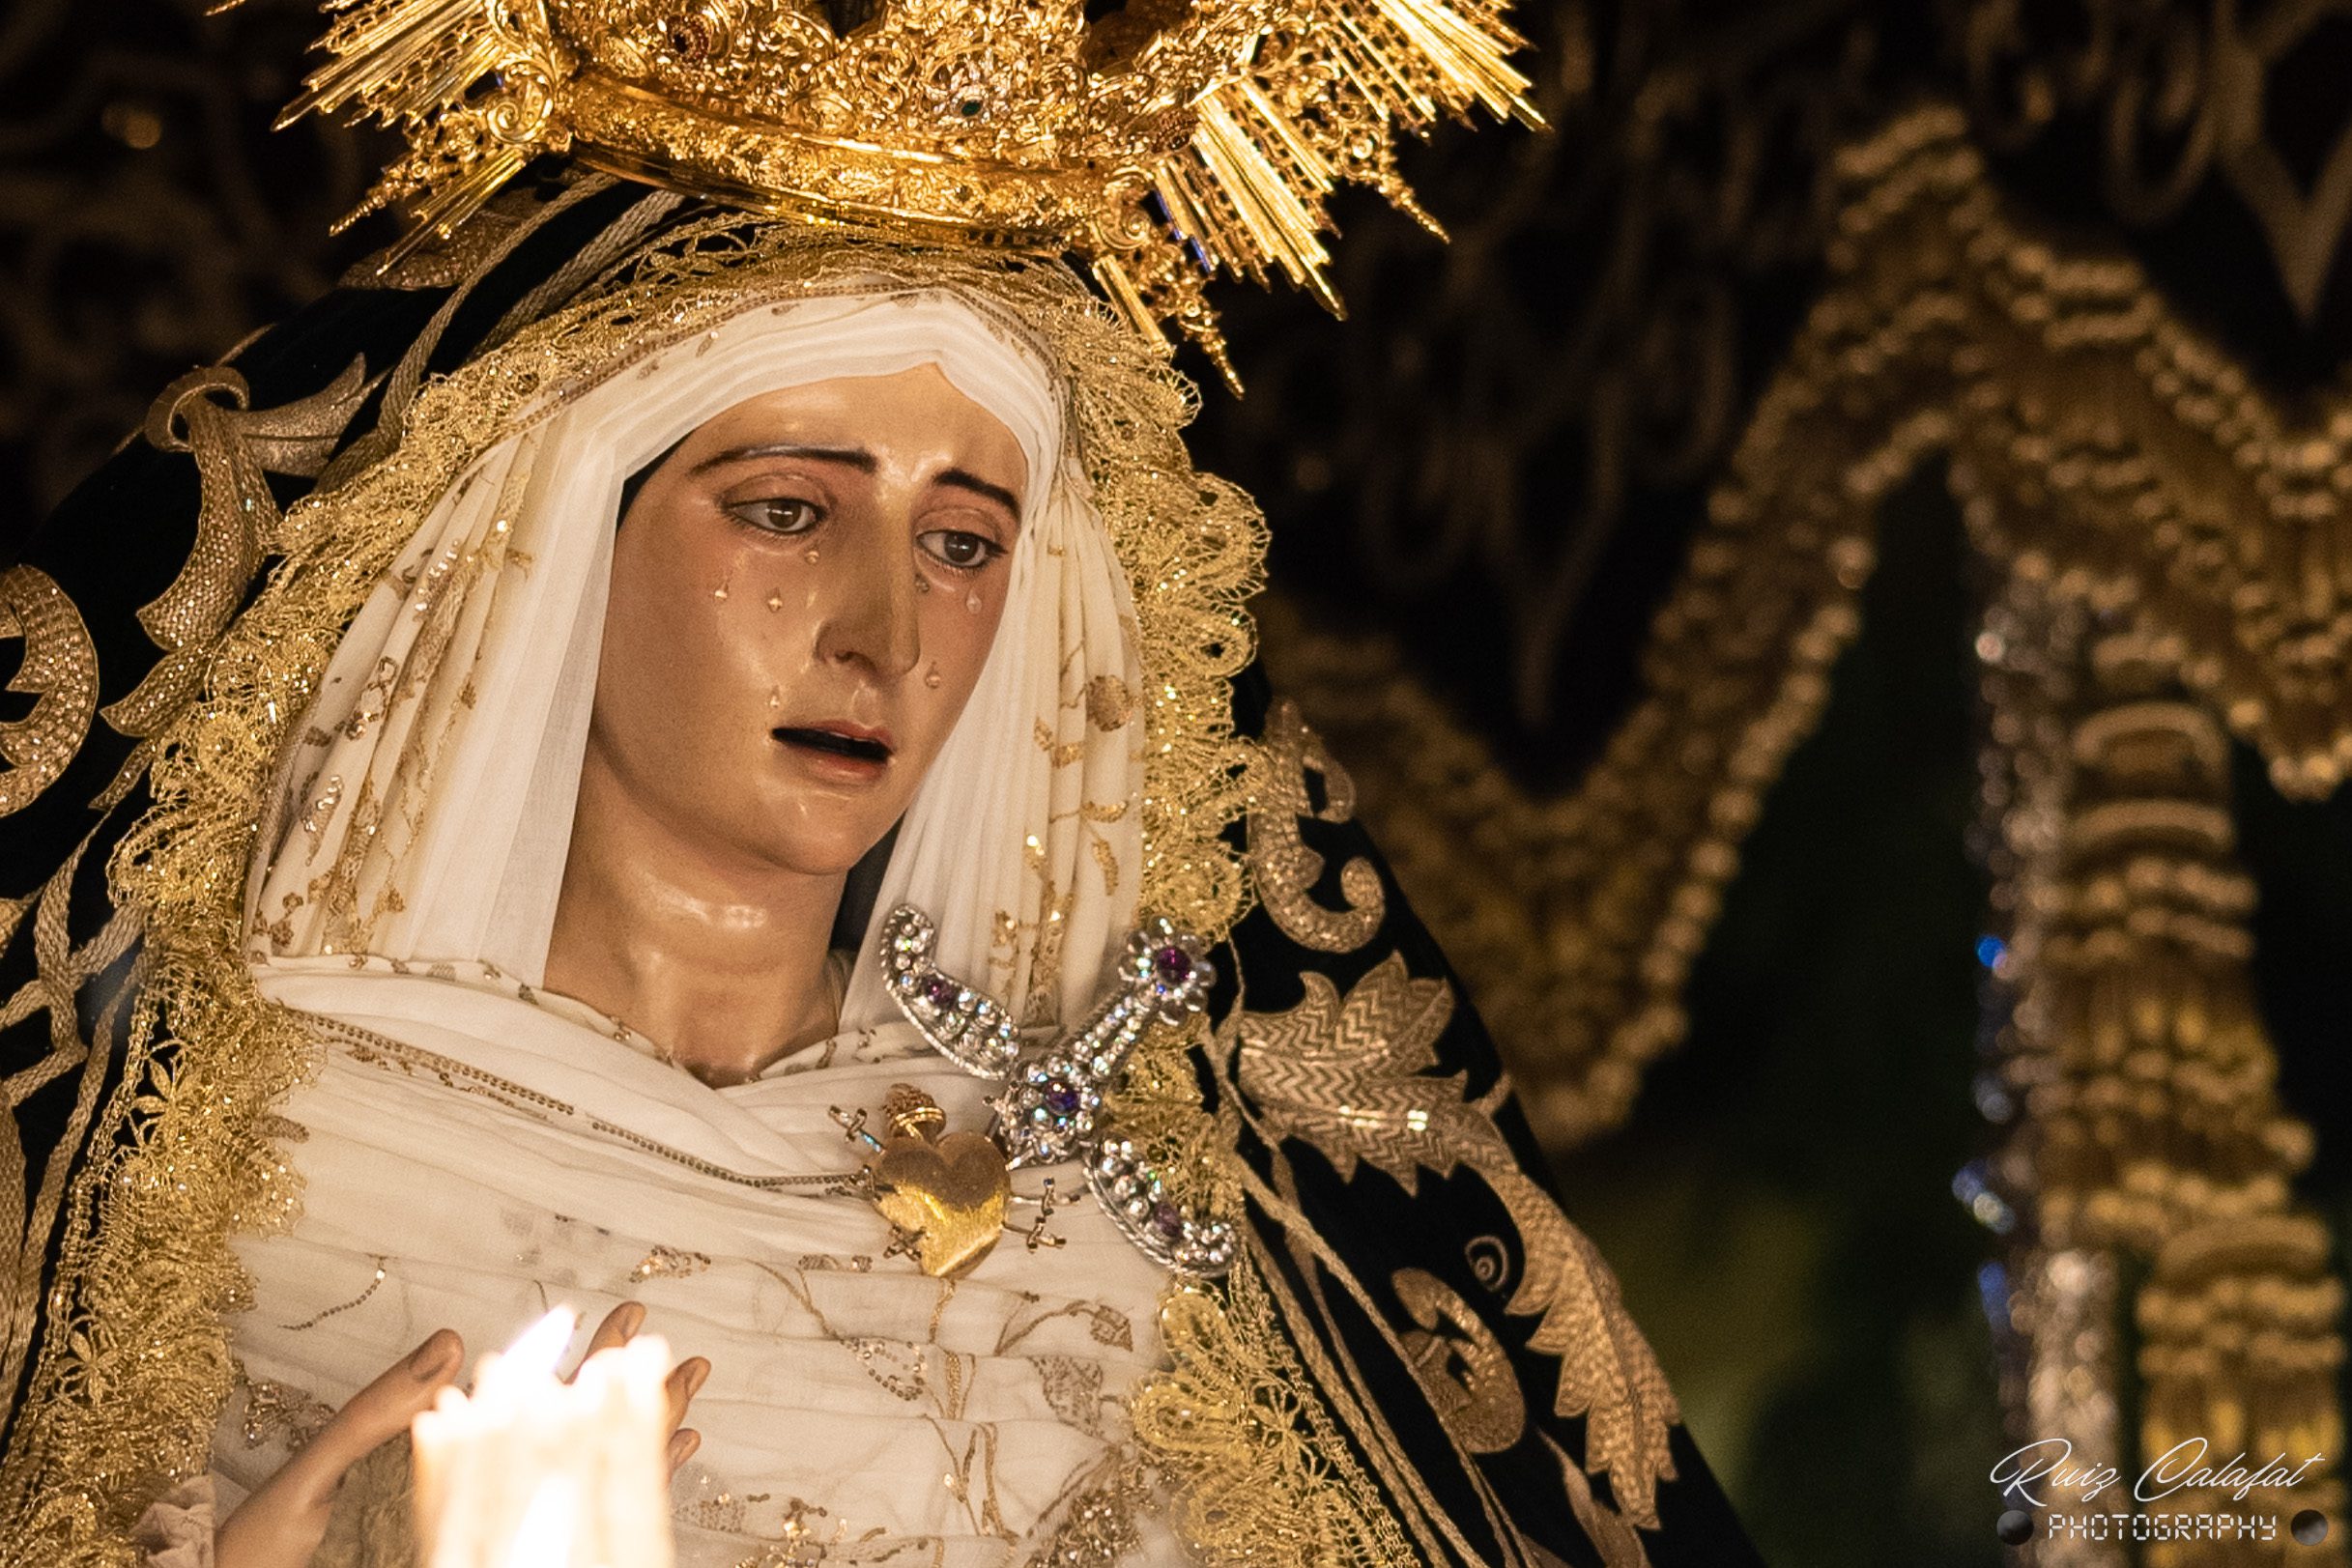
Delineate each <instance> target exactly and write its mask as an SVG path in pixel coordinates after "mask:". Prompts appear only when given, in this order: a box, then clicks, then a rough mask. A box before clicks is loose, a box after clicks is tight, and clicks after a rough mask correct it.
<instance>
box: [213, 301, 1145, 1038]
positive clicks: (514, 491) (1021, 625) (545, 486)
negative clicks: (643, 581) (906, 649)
mask: <svg viewBox="0 0 2352 1568" xmlns="http://www.w3.org/2000/svg"><path fill="white" fill-rule="evenodd" d="M925 364H930V365H936V366H937V367H939V369H940V370H941V372H942V373H944V374H945V375H946V376H947V378H948V379H949V381H950V382H951V383H953V384H954V385H956V386H957V388H958V389H959V390H961V392H963V393H964V394H965V395H966V396H968V397H970V398H972V399H973V400H974V401H975V402H977V403H979V404H980V405H981V406H982V407H984V408H986V409H988V410H989V411H990V413H993V414H995V415H996V416H997V417H998V418H999V419H1001V420H1002V421H1003V422H1004V423H1005V425H1006V426H1007V427H1008V428H1009V429H1010V430H1011V431H1012V432H1013V434H1014V435H1015V437H1016V438H1017V439H1018V441H1019V442H1020V445H1021V448H1022V451H1023V452H1024V454H1025V455H1026V457H1027V459H1028V463H1029V471H1030V473H1031V474H1032V475H1033V476H1035V475H1041V474H1042V475H1049V476H1050V482H1049V483H1042V484H1041V483H1035V482H1033V483H1032V484H1031V485H1030V487H1029V499H1028V503H1027V515H1026V516H1024V518H1023V519H1022V526H1021V530H1020V535H1019V539H1018V544H1017V545H1016V547H1015V549H1014V551H1013V554H1012V560H1011V581H1010V586H1009V592H1008V597H1007V601H1006V606H1005V611H1004V617H1003V620H1002V622H1001V624H1000V628H999V630H998V632H997V636H996V641H995V644H994V646H993V648H992V649H991V651H990V657H989V660H988V663H987V665H986V667H985V669H984V670H983V672H982V675H981V678H980V682H979V685H978V687H977V688H976V689H975V691H974V693H973V695H972V698H971V700H970V702H969V704H968V705H967V707H966V708H965V710H964V713H963V715H962V717H961V721H960V722H959V724H958V727H957V728H956V730H955V731H954V733H953V735H952V736H951V737H950V739H949V741H948V743H947V745H946V746H945V748H944V749H943V750H942V752H941V754H940V755H939V757H938V758H937V760H936V761H935V762H934V763H933V764H932V769H931V772H930V774H929V776H928V777H927V778H926V779H925V780H924V782H923V784H922V785H921V786H920V788H919V790H918V792H917V793H916V795H915V797H914V800H913V803H912V805H911V806H910V808H909V809H908V811H907V813H906V815H905V817H904V820H903V822H902V824H901V827H900V831H899V835H898V840H897V842H896V845H895V847H894V849H893V851H892V853H891V856H890V861H889V866H888V869H887V871H886V872H885V875H884V877H883V881H882V885H881V888H880V892H879V895H878V897H877V899H876V915H877V918H878V916H879V915H880V914H882V913H885V912H887V910H888V909H889V908H890V907H891V906H892V905H894V904H895V903H898V902H902V901H904V902H911V903H914V904H916V905H917V906H919V907H921V908H922V909H924V910H925V911H926V912H927V913H929V914H930V915H931V916H932V919H933V920H934V921H935V922H936V923H937V925H938V927H939V933H940V946H939V955H940V962H941V963H942V964H943V965H944V966H945V967H946V968H948V969H949V970H950V972H952V973H956V974H959V975H961V977H963V978H964V979H966V980H967V981H968V982H969V983H972V984H983V985H985V986H987V987H988V988H989V989H990V990H991V991H993V992H994V993H996V994H997V995H998V997H999V998H1000V1000H1003V1001H1005V1002H1007V1003H1008V1004H1010V1005H1011V1006H1012V1007H1013V1008H1015V1009H1016V1011H1017V1012H1018V1013H1019V1014H1021V1015H1022V1016H1024V1017H1025V1018H1026V1019H1028V1020H1029V1021H1032V1022H1046V1021H1050V1020H1052V1019H1054V1018H1056V1017H1059V1018H1065V1019H1066V1018H1071V1017H1074V1016H1076V1014H1078V1013H1080V1012H1083V1011H1084V1010H1085V1007H1086V1005H1087V1003H1088V1002H1089V1001H1090V1000H1091V996H1092V992H1093V989H1094V986H1095V984H1096V979H1097V976H1098V974H1099V973H1100V970H1101V968H1102V965H1103V963H1104V959H1105V958H1106V956H1107V955H1109V954H1110V953H1111V952H1112V951H1113V950H1114V949H1115V947H1116V946H1117V944H1118V943H1119V942H1120V940H1121V939H1122V938H1123V937H1124V935H1125V933H1126V931H1127V929H1128V928H1129V927H1130V926H1131V925H1132V924H1133V918H1134V903H1135V888H1136V882H1137V879H1138V868H1139V864H1140V861H1141V852H1142V844H1141V828H1140V821H1139V817H1140V810H1139V799H1140V794H1141V790H1142V783H1143V762H1142V750H1143V744H1142V738H1141V736H1142V720H1141V718H1140V716H1139V712H1138V704H1137V702H1136V700H1135V694H1136V692H1137V690H1138V686H1139V681H1140V670H1139V663H1138V656H1137V650H1136V645H1135V644H1136V633H1135V622H1134V616H1133V605H1132V600H1131V597H1130V590H1129V587H1128V580H1127V577H1126V574H1125V573H1124V571H1123V570H1122V568H1121V566H1120V563H1119V561H1118V559H1117V557H1116V556H1115V555H1114V554H1113V552H1112V549H1111V545H1110V542H1109V540H1108V538H1107V537H1106V536H1105V533H1104V527H1103V526H1102V522H1101V519H1100V517H1099V516H1098V514H1097V512H1096V510H1095V507H1094V504H1093V501H1092V499H1091V497H1090V495H1089V493H1088V486H1087V482H1086V480H1085V477H1084V475H1083V474H1082V472H1081V471H1080V470H1079V468H1078V466H1077V464H1076V461H1075V459H1074V458H1073V457H1072V455H1071V454H1070V452H1069V450H1068V447H1067V442H1066V439H1065V428H1064V424H1065V421H1064V398H1063V393H1062V389H1061V388H1060V387H1059V386H1058V385H1056V384H1055V382H1054V380H1053V378H1052V377H1051V376H1050V375H1049V373H1048V372H1047V370H1046V369H1045V367H1044V362H1043V359H1042V356H1040V354H1039V353H1038V352H1036V351H1035V350H1034V349H1032V348H1031V347H1030V346H1028V345H1026V344H1024V343H1022V342H1020V341H1018V339H1017V338H1016V336H1015V335H1014V333H1013V331H1012V329H1011V328H1007V327H1006V326H1004V325H1002V324H1001V323H1000V322H999V321H998V320H997V319H996V317H995V316H994V315H992V314H984V313H983V312H981V311H979V310H976V309H974V308H973V307H972V306H971V305H970V304H968V303H966V302H964V301H963V300H961V299H959V298H958V296H957V294H956V292H955V291H954V290H953V289H952V288H951V287H947V286H941V285H931V286H893V287H888V288H877V290H876V292H875V293H871V294H863V295H850V296H846V297H842V296H827V297H819V298H812V299H805V300H799V301H791V302H786V303H779V304H768V303H760V304H759V305H756V306H747V307H746V308H745V309H744V310H743V311H742V312H740V313H739V314H736V315H734V316H733V317H731V319H729V320H727V321H726V322H725V323H723V324H722V325H721V326H719V327H717V328H713V329H711V330H710V331H708V332H706V333H703V334H702V335H701V336H699V337H697V338H696V339H694V340H692V341H691V342H689V343H687V344H684V345H679V346H673V347H671V348H669V349H667V350H665V351H664V352H662V353H660V354H657V355H651V356H647V357H645V358H643V359H641V360H639V361H636V362H633V363H631V364H628V365H626V366H624V367H623V368H621V369H619V370H618V371H617V372H616V373H614V374H613V375H611V376H610V377H608V378H607V379H605V380H604V381H603V382H601V383H600V384H598V385H592V386H589V387H587V388H584V389H580V390H578V391H577V392H576V393H574V394H573V395H571V396H570V397H569V398H568V400H567V401H566V402H565V403H564V405H563V406H562V408H561V409H560V411H559V413H555V414H554V415H553V416H552V417H549V418H546V419H543V420H541V421H539V422H537V423H535V424H532V425H531V426H529V427H527V428H525V429H523V430H521V431H520V432H519V433H517V434H515V435H513V436H511V437H509V438H508V439H506V440H505V441H503V442H500V443H499V444H498V445H496V446H494V447H492V448H491V449H489V450H488V451H487V452H485V453H483V454H482V455H481V456H480V457H479V458H478V459H477V460H476V461H474V462H473V464H472V465H471V466H470V467H469V468H468V469H467V470H465V471H464V472H463V474H462V475H461V476H460V477H459V479H458V481H457V482H456V483H455V484H453V485H451V486H450V487H449V489H448V490H447V492H446V493H445V495H444V496H443V497H442V499H441V500H440V502H439V503H438V504H437V505H436V506H435V507H434V508H433V509H432V511H431V512H430V514H429V515H428V516H427V517H426V518H425V520H424V522H423V525H422V527H420V528H419V529H418V530H417V532H416V535H415V537H414V539H413V540H412V542H411V544H410V546H409V548H408V549H407V550H406V551H404V552H403V553H402V554H401V556H399V557H398V564H397V566H396V568H395V570H394V572H393V573H392V574H391V575H390V576H389V577H387V580H386V581H384V582H383V583H381V584H378V586H377V588H376V590H375V592H374V594H373V596H372V597H371V598H370V599H369V600H368V602H367V604H366V606H365V608H364V609H363V610H362V611H361V613H359V617H358V618H357V620H356V621H355V622H354V623H353V625H352V627H351V629H350V630H349V632H348V633H347V634H346V635H345V636H344V638H343V640H342V641H341V643H340V645H339V647H338V649H337V652H336V654H335V657H334V659H333V661H332V663H331V664H330V667H329V669H328V670H327V672H326V675H325V677H324V679H323V681H322V682H321V685H320V688H319V692H318V696H317V698H316V700H315V702H314V704H313V706H312V709H311V712H310V714H309V715H308V717H307V718H306V720H305V721H304V723H303V724H302V726H301V731H300V733H299V734H298V735H297V736H296V738H295V742H294V744H293V746H292V747H291V748H290V749H289V754H288V760H287V763H286V765H285V768H284V770H283V772H282V775H281V778H280V788H279V797H278V799H277V801H276V802H275V803H274V813H273V815H272V819H271V820H270V821H269V822H266V823H265V825H264V831H263V833H262V835H261V836H260V839H259V841H258V846H257V858H256V864H255V867H254V871H253V875H252V876H251V878H250V879H249V883H248V888H249V892H248V906H247V923H246V924H247V929H248V931H249V932H250V933H251V936H250V940H249V943H248V952H249V956H250V957H251V958H252V959H253V960H254V961H255V962H257V963H261V964H264V965H267V966H270V967H275V968H280V969H282V968H284V967H285V966H288V965H289V964H291V965H293V966H294V967H297V968H301V967H307V966H308V965H309V964H311V963H320V962H322V961H330V960H332V959H334V958H336V957H338V956H340V957H343V958H345V959H347V960H348V959H349V958H351V957H352V956H353V955H377V956H379V957H383V958H387V959H392V960H398V961H401V962H403V963H404V964H416V965H423V964H430V963H436V962H443V961H451V962H464V961H475V962H480V963H486V964H490V965H493V966H494V967H495V968H496V969H497V970H502V971H503V972H504V973H505V974H506V975H508V976H510V977H512V978H514V979H518V980H521V981H523V982H525V983H526V984H536V983H537V982H538V980H539V977H540V973H541V970H542V968H543V966H544V963H545V960H546V955H547V945H548V939H549V933H550V931H551V928H552V927H553V923H554V919H555V907H556V899H557V895H558V892H559V888H560V886H561V882H562V872H563V862H564V856H565V851H566V846H567V843H568V840H569V836H570V832H571V823H572V813H573V806H574V801H575V797H576V794H577V789H578V778H579V770H580V763H581V756H582V753H583V748H584V746H585V743H586V738H587V733H588V714H589V707H590V702H591V699H592V696H593V693H594V688H595V671H596V662H597V654H598V646H599V641H600V638H601V634H602V628H603V617H604V605H605V587H606V579H607V576H608V573H609V570H610V565H611V558H612V540H613V534H614V527H615V518H616V511H617V505H618V502H619V497H620V492H621V488H622V485H623V482H624V481H625V479H626V478H627V476H628V475H630V474H631V473H632V472H634V471H636V470H638V469H640V468H642V467H643V466H645V464H647V463H650V462H652V461H654V460H655V459H656V458H657V457H658V456H659V455H660V454H661V453H663V452H664V451H666V450H668V449H669V448H670V447H671V446H672V445H673V444H674V443H675V442H678V441H679V440H681V439H682V438H683V437H684V436H686V435H687V434H688V433H690V432H691V431H692V430H694V429H695V428H696V427H697V426H698V425H699V424H701V423H702V422H703V421H704V420H706V419H708V418H710V417H711V416H713V415H714V414H716V413H720V412H721V411H723V410H725V409H727V408H729V407H731V406H732V405H733V404H735V403H738V402H740V401H742V400H744V399H746V398H749V397H753V396H756V395H759V394H760V393H762V392H766V391H770V390H774V389H777V388H781V387H786V386H790V385H801V384H805V383H809V382H814V381H820V380H827V379H832V378H836V377H853V376H878V375H888V374H892V373H895V372H898V371H901V370H904V369H908V368H911V367H914V366H917V365H925ZM872 948H873V944H872V943H871V942H868V943H866V944H864V945H863V949H862V951H861V953H860V955H859V956H858V962H857V966H856V969H855V971H854V973H853V975H852V978H851V982H850V988H849V991H848V995H847V999H846V1006H845V1010H844V1017H843V1025H844V1027H845V1029H847V1028H855V1027H859V1026H863V1025H869V1024H873V1023H875V1022H878V1021H880V1019H881V1018H882V1016H883V1014H884V1013H885V1012H888V1011H889V1003H888V1000H887V998H886V997H885V996H884V994H883V992H882V989H881V987H880V984H879V982H878V979H877V978H876V969H875V957H874V954H873V952H872Z"/></svg>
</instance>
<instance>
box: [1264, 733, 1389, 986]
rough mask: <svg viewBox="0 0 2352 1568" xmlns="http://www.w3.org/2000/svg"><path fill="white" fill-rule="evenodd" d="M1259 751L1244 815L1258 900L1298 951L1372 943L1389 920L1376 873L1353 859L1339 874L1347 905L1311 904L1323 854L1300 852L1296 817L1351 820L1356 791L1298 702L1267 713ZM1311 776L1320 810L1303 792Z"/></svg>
mask: <svg viewBox="0 0 2352 1568" xmlns="http://www.w3.org/2000/svg"><path fill="white" fill-rule="evenodd" d="M1263 747H1264V749H1263V750H1262V751H1261V752H1260V753H1259V755H1258V768H1257V771H1256V772H1255V774H1254V775H1253V776H1252V784H1253V786H1254V787H1253V789H1252V792H1251V800H1250V807H1249V818H1248V820H1249V830H1248V831H1249V875H1250V879H1251V883H1252V885H1253V886H1254V887H1255V888H1256V890H1257V896H1258V899H1259V901H1260V902H1262V903H1263V904H1265V906H1266V913H1267V914H1269V915H1271V916H1273V917H1274V923H1275V924H1276V926H1278V927H1281V928H1282V931H1283V933H1284V934H1285V935H1287V936H1289V937H1290V939H1291V940H1292V941H1294V942H1297V943H1298V944H1299V945H1300V946H1302V947H1306V948H1312V949H1314V950H1315V951H1316V952H1318V953H1353V952H1354V951H1355V950H1356V949H1358V948H1360V947H1362V946H1363V945H1364V944H1365V943H1366V942H1369V941H1370V940H1371V939H1372V935H1373V933H1374V932H1376V931H1378V930H1379V929H1380V923H1381V922H1382V921H1383V920H1385V919H1386V918H1387V917H1388V896H1387V894H1386V893H1385V892H1383V891H1382V888H1381V885H1380V873H1379V872H1378V871H1376V870H1373V869H1372V863H1371V862H1370V861H1368V860H1363V859H1362V858H1359V859H1356V860H1351V861H1349V862H1348V863H1347V864H1346V865H1345V866H1343V867H1341V868H1340V869H1339V893H1340V897H1341V898H1343V899H1344V900H1345V901H1346V905H1347V907H1346V908H1344V909H1332V908H1328V907H1326V906H1325V905H1323V904H1320V903H1317V902H1316V901H1315V898H1314V887H1315V883H1316V881H1317V879H1319V878H1320V877H1321V876H1322V875H1323V857H1322V856H1321V855H1318V854H1316V853H1315V852H1314V851H1313V850H1311V849H1309V848H1307V847H1306V841H1305V839H1303V838H1302V837H1300V834H1299V819H1300V818H1302V817H1308V816H1311V817H1313V818H1315V819H1316V820H1317V821H1321V822H1345V821H1347V820H1349V819H1350V818H1351V817H1353V816H1354V815H1355V814H1356V786H1355V784H1354V783H1353V782H1352V781H1350V780H1349V778H1348V776H1347V772H1346V770H1345V769H1343V768H1341V767H1340V766H1339V764H1338V763H1337V762H1335V761H1334V760H1333V759H1332V755H1331V754H1330V753H1329V752H1327V751H1325V750H1324V749H1323V742H1322V740H1321V739H1320V738H1319V737H1318V736H1317V735H1316V734H1315V732H1314V731H1313V730H1311V729H1309V728H1307V727H1306V724H1305V720H1303V719H1301V718H1300V717H1299V706H1298V704H1297V703H1295V702H1293V701H1291V700H1289V699H1288V698H1283V699H1282V700H1280V701H1277V702H1276V703H1275V704H1274V706H1273V707H1272V708H1271V709H1270V710H1269V711H1268V712H1267V715H1266V738H1265V740H1264V742H1263ZM1309 772H1313V773H1315V774H1317V775H1319V776H1320V777H1321V778H1322V780H1323V799H1324V804H1323V806H1322V808H1321V809H1320V810H1318V809H1317V808H1316V806H1315V804H1314V800H1313V797H1312V796H1310V795H1309V794H1308V793H1307V787H1306V775H1307V774H1308V773H1309Z"/></svg>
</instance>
